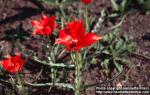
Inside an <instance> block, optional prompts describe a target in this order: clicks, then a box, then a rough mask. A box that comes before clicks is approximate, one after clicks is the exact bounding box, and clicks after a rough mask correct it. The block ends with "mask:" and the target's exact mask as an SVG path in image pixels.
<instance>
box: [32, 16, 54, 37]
mask: <svg viewBox="0 0 150 95" xmlns="http://www.w3.org/2000/svg"><path fill="white" fill-rule="evenodd" d="M31 23H32V26H34V27H35V30H34V32H33V34H34V35H35V34H39V35H45V36H48V35H51V34H52V33H53V31H54V28H55V16H52V17H50V18H49V17H47V16H45V15H42V18H41V20H40V21H37V20H33V21H32V22H31Z"/></svg>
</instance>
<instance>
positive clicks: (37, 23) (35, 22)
mask: <svg viewBox="0 0 150 95" xmlns="http://www.w3.org/2000/svg"><path fill="white" fill-rule="evenodd" d="M31 24H32V26H36V25H39V22H38V21H36V20H33V21H31Z"/></svg>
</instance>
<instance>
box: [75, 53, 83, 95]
mask: <svg viewBox="0 0 150 95" xmlns="http://www.w3.org/2000/svg"><path fill="white" fill-rule="evenodd" d="M81 68H82V62H81V54H80V53H79V52H76V62H75V75H76V77H75V95H80V89H81V84H80V83H81Z"/></svg>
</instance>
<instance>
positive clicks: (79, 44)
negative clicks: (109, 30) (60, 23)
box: [55, 20, 102, 51]
mask: <svg viewBox="0 0 150 95" xmlns="http://www.w3.org/2000/svg"><path fill="white" fill-rule="evenodd" d="M100 39H102V37H100V36H97V35H96V34H95V33H91V32H89V33H85V28H84V25H83V22H82V20H78V21H77V20H74V21H72V22H70V23H68V24H67V25H66V29H64V30H60V31H59V38H58V39H56V41H55V44H62V45H64V46H66V48H67V49H68V50H69V51H79V50H80V49H81V48H83V47H87V46H89V45H91V44H93V43H95V42H96V41H98V40H100Z"/></svg>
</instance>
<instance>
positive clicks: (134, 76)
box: [0, 0, 150, 95]
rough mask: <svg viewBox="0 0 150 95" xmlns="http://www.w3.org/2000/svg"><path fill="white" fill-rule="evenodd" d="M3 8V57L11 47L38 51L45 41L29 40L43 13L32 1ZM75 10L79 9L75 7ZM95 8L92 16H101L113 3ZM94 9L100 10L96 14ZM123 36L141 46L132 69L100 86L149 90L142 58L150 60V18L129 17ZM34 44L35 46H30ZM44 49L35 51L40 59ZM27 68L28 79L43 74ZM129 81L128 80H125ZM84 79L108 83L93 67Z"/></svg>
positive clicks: (7, 0) (5, 1)
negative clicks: (18, 33) (19, 33)
mask: <svg viewBox="0 0 150 95" xmlns="http://www.w3.org/2000/svg"><path fill="white" fill-rule="evenodd" d="M0 6H1V7H0V14H1V15H0V35H1V36H0V45H3V46H5V47H6V49H5V51H4V53H6V54H7V53H8V52H10V51H11V50H9V49H10V47H12V43H16V44H17V45H19V46H21V47H22V48H23V50H24V51H25V52H26V53H28V51H30V50H31V49H33V48H34V49H35V47H34V46H35V45H36V44H37V43H38V41H37V40H39V41H42V42H43V43H44V42H45V40H43V39H41V38H40V37H36V38H30V34H31V32H32V27H31V24H30V21H31V20H32V19H39V17H40V15H41V13H42V12H43V11H41V10H39V9H38V7H37V5H35V4H33V3H31V2H30V0H0ZM39 6H40V5H39ZM45 6H46V5H45ZM46 7H47V6H46ZM72 7H76V6H75V5H72ZM42 8H43V7H41V9H42ZM92 8H93V9H94V11H93V13H95V14H99V10H101V9H102V8H104V9H105V10H108V9H109V8H110V3H109V2H108V1H107V0H101V2H100V1H99V0H95V2H94V3H93V6H92ZM95 8H96V9H97V10H95ZM44 13H48V14H54V10H53V9H51V8H48V11H47V10H44ZM106 28H107V27H106ZM18 29H19V30H18ZM16 31H23V32H24V33H23V34H24V35H25V38H21V39H20V40H19V41H16V40H14V38H12V37H11V35H15V32H16ZM121 32H122V33H128V34H130V35H132V36H133V37H134V39H135V41H136V42H137V46H138V47H137V50H136V53H137V54H132V55H131V57H130V59H131V62H132V66H131V68H126V69H125V71H124V72H123V73H124V74H123V75H121V76H120V77H119V78H118V79H116V80H115V81H114V82H112V83H107V84H102V85H100V86H116V85H118V84H121V85H122V86H147V87H148V86H150V70H149V68H150V59H148V58H145V57H143V55H144V56H148V57H150V14H143V13H140V12H131V13H128V15H127V17H126V19H125V20H124V22H123V24H122V26H121ZM7 35H10V36H7ZM16 39H17V38H16ZM31 42H32V44H30V43H31ZM42 46H43V44H38V46H37V47H36V49H35V50H34V51H37V52H38V53H39V54H37V55H38V56H39V57H42V56H41V55H42V54H43V53H45V52H43V51H42V50H41V47H42ZM8 47H9V48H8ZM41 52H42V53H41ZM141 55H142V56H141ZM31 63H32V62H31ZM33 63H34V62H33ZM28 65H29V66H26V67H25V69H27V70H24V73H29V74H26V76H27V77H30V78H31V77H32V79H33V78H36V76H37V74H38V73H37V72H40V70H41V68H40V69H35V70H31V68H30V66H34V65H35V64H34V65H32V64H30V63H28ZM35 67H37V66H35ZM37 68H38V67H37ZM46 70H47V69H45V72H44V75H45V76H46V75H48V74H47V73H48V71H46ZM45 73H46V74H45ZM125 75H127V76H125ZM70 76H71V74H70ZM43 77H44V76H43ZM43 77H41V78H40V79H37V81H39V82H40V81H42V82H43V80H44V81H46V82H47V81H48V80H49V78H47V79H42V78H43ZM7 78H8V77H6V79H7ZM44 78H45V77H44ZM126 78H128V79H127V80H125V79H126ZM83 79H84V80H83V81H84V82H88V83H95V82H99V81H100V80H101V81H103V80H106V79H107V78H106V75H105V74H104V73H103V71H102V70H101V67H91V68H90V69H89V70H87V71H85V72H84V74H83ZM28 80H29V79H28ZM31 81H32V80H31ZM0 84H1V83H0ZM2 87H3V86H0V90H1V91H0V94H1V95H4V89H2ZM48 89H49V88H44V89H43V88H34V89H33V88H32V87H31V88H29V90H30V92H31V93H32V95H35V94H38V95H48ZM52 93H54V94H52ZM82 93H83V95H97V94H96V93H95V88H94V87H93V88H89V89H86V90H85V91H83V92H82ZM49 95H73V93H72V92H71V91H67V90H63V89H58V88H57V89H54V90H52V91H51V94H49Z"/></svg>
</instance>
